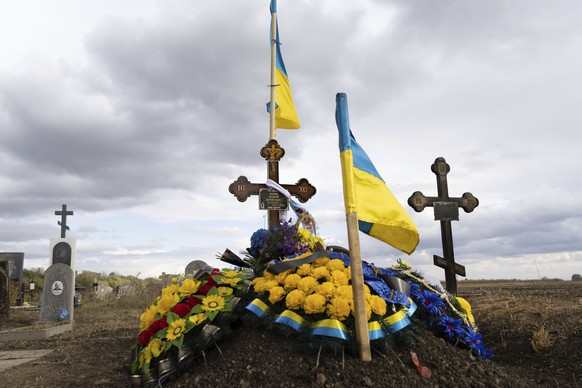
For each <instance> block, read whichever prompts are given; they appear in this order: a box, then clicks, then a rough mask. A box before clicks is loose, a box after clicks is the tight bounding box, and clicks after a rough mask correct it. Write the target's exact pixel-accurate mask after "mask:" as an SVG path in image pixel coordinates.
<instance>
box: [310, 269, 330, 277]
mask: <svg viewBox="0 0 582 388" xmlns="http://www.w3.org/2000/svg"><path fill="white" fill-rule="evenodd" d="M311 276H313V277H314V278H315V279H327V278H328V277H329V270H328V269H327V267H316V268H312V269H311Z"/></svg>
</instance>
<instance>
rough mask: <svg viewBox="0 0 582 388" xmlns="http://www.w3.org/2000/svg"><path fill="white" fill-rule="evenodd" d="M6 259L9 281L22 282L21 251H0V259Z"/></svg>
mask: <svg viewBox="0 0 582 388" xmlns="http://www.w3.org/2000/svg"><path fill="white" fill-rule="evenodd" d="M2 260H7V261H8V274H9V275H10V281H11V282H18V283H22V270H23V268H24V253H23V252H0V261H2Z"/></svg>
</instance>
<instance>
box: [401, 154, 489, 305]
mask: <svg viewBox="0 0 582 388" xmlns="http://www.w3.org/2000/svg"><path fill="white" fill-rule="evenodd" d="M430 169H431V171H432V172H433V173H434V174H435V175H436V178H437V193H438V196H437V197H426V196H424V194H422V193H421V192H420V191H415V192H414V193H412V195H411V196H410V198H408V205H410V207H412V208H413V209H414V210H415V211H417V212H421V211H423V210H424V208H425V207H427V206H429V207H432V208H433V210H434V219H435V221H440V223H441V241H442V245H443V257H440V256H437V255H434V256H433V260H434V265H436V266H437V267H441V268H443V269H444V270H445V283H446V289H447V291H448V292H450V293H452V294H457V277H456V275H461V276H465V267H463V266H462V265H460V264H458V263H455V254H454V250H453V230H452V227H451V221H458V220H459V207H460V208H462V209H463V210H464V211H465V212H466V213H471V212H472V211H473V210H475V208H476V207H477V206H479V200H478V199H477V198H475V197H474V196H473V194H471V193H464V194H463V195H462V196H461V197H449V188H448V184H447V174H448V173H449V171H451V167H450V166H449V164H448V163H447V162H446V160H445V158H443V157H438V158H436V159H435V161H434V163H433V164H432V165H431V166H430Z"/></svg>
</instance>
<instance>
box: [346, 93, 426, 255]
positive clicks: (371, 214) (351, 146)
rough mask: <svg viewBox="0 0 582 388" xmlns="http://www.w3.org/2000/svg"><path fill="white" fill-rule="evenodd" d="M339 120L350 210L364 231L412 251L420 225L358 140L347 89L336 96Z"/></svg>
mask: <svg viewBox="0 0 582 388" xmlns="http://www.w3.org/2000/svg"><path fill="white" fill-rule="evenodd" d="M336 124H337V127H338V131H339V148H340V158H341V166H342V178H343V188H344V204H345V208H346V214H349V213H357V214H358V227H359V230H360V231H361V232H363V233H366V234H368V235H369V236H372V237H374V238H377V239H378V240H380V241H383V242H385V243H387V244H389V245H391V246H393V247H394V248H396V249H398V250H400V251H402V252H404V253H407V254H411V253H412V252H414V250H415V249H416V246H417V245H418V242H419V237H418V230H417V229H416V225H414V222H413V221H412V218H410V216H409V215H408V213H407V212H406V210H405V209H404V208H403V207H402V205H401V204H400V203H399V202H398V200H397V199H396V197H394V195H393V194H392V192H390V189H388V186H386V183H385V182H384V180H383V179H382V177H381V176H380V174H379V173H378V171H377V170H376V168H375V167H374V165H373V164H372V161H371V160H370V158H369V157H368V155H367V154H366V152H365V151H364V150H363V149H362V147H360V145H359V144H358V143H357V142H356V139H355V138H354V135H353V134H352V131H351V129H350V123H349V115H348V101H347V96H346V94H345V93H338V94H337V96H336Z"/></svg>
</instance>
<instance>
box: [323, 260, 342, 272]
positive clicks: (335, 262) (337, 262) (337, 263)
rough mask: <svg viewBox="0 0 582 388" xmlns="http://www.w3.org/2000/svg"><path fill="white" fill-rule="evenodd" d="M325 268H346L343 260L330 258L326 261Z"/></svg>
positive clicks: (331, 269)
mask: <svg viewBox="0 0 582 388" xmlns="http://www.w3.org/2000/svg"><path fill="white" fill-rule="evenodd" d="M327 268H328V269H329V270H330V271H343V269H344V268H346V266H345V265H344V262H343V261H341V260H340V259H332V260H330V261H329V262H328V263H327Z"/></svg>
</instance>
